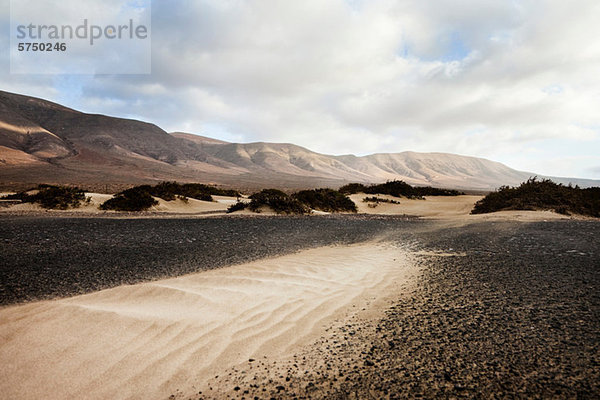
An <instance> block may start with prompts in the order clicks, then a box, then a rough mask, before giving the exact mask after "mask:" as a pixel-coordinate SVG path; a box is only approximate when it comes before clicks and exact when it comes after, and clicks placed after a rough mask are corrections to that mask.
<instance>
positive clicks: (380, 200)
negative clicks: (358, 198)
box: [363, 196, 400, 204]
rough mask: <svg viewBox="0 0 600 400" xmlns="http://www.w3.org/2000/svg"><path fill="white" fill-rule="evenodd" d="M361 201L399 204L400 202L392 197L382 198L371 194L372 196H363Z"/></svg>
mask: <svg viewBox="0 0 600 400" xmlns="http://www.w3.org/2000/svg"><path fill="white" fill-rule="evenodd" d="M363 202H365V203H377V204H379V203H390V204H400V202H399V201H398V200H392V199H383V198H381V197H377V196H373V197H365V198H364V199H363Z"/></svg>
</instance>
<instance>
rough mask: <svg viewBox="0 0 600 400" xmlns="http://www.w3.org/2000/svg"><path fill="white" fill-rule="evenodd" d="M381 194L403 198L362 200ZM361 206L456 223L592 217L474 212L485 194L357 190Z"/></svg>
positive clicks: (370, 211)
mask: <svg viewBox="0 0 600 400" xmlns="http://www.w3.org/2000/svg"><path fill="white" fill-rule="evenodd" d="M373 196H375V197H378V198H382V199H389V200H394V201H399V202H400V204H390V203H379V204H378V205H377V206H376V207H374V208H373V207H369V205H368V204H373V203H365V202H363V201H362V200H363V199H364V198H365V197H373ZM350 198H351V199H352V201H354V202H355V203H356V205H357V207H358V212H359V213H366V214H382V215H403V214H406V215H414V216H418V217H421V218H424V219H438V220H442V219H443V220H453V221H455V222H456V223H461V224H465V223H471V222H477V221H522V222H534V221H545V220H556V219H592V218H591V217H584V216H566V215H561V214H558V213H556V212H554V211H519V210H515V211H497V212H493V213H488V214H477V215H471V210H473V207H474V206H475V203H476V202H477V201H479V200H480V199H482V198H483V196H473V195H464V196H427V197H426V198H425V200H411V199H406V198H398V197H393V196H389V195H381V194H378V195H365V194H364V193H357V194H353V195H351V196H350Z"/></svg>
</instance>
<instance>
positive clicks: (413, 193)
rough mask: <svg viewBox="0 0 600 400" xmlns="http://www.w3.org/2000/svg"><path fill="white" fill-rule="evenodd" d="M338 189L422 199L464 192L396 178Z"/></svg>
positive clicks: (349, 185)
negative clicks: (410, 182) (409, 182)
mask: <svg viewBox="0 0 600 400" xmlns="http://www.w3.org/2000/svg"><path fill="white" fill-rule="evenodd" d="M339 191H340V192H341V193H344V194H355V193H366V194H388V195H390V196H394V197H406V198H409V199H423V197H424V196H459V195H462V194H464V193H463V192H460V191H458V190H453V189H440V188H434V187H431V186H423V187H421V186H411V185H409V184H408V183H406V182H404V181H396V180H395V181H388V182H386V183H381V184H377V185H369V186H367V185H363V184H362V183H350V184H348V185H345V186H342V187H341V188H340V189H339Z"/></svg>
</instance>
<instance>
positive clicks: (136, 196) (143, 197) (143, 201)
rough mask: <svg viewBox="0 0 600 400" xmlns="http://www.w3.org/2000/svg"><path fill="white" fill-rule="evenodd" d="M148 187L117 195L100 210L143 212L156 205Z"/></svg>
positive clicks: (124, 191) (129, 190)
mask: <svg viewBox="0 0 600 400" xmlns="http://www.w3.org/2000/svg"><path fill="white" fill-rule="evenodd" d="M148 187H149V186H148V185H143V186H136V187H133V188H131V189H127V190H123V191H122V192H120V193H117V194H116V195H115V196H114V197H113V198H112V199H108V200H106V201H105V202H104V203H102V205H100V209H101V210H115V211H144V210H147V209H149V208H150V207H152V206H155V205H157V204H158V201H156V200H155V199H154V197H152V195H151V194H150V193H149V192H148Z"/></svg>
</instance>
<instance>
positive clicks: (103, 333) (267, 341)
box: [0, 243, 414, 399]
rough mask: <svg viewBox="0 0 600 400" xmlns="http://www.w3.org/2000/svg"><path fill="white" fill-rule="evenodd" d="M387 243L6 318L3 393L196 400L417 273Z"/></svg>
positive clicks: (0, 313)
mask: <svg viewBox="0 0 600 400" xmlns="http://www.w3.org/2000/svg"><path fill="white" fill-rule="evenodd" d="M408 257H410V256H409V255H408V253H407V252H404V251H402V250H401V249H398V248H396V247H393V246H391V245H388V244H372V243H371V244H360V245H353V246H340V247H327V248H319V249H313V250H307V251H303V252H300V253H297V254H292V255H287V256H283V257H278V258H273V259H267V260H262V261H257V262H253V263H248V264H244V265H239V266H233V267H229V268H223V269H219V270H213V271H208V272H202V273H197V274H192V275H187V276H183V277H179V278H173V279H166V280H161V281H155V282H151V283H144V284H139V285H134V286H122V287H118V288H114V289H110V290H105V291H101V292H97V293H93V294H89V295H84V296H78V297H73V298H69V299H64V300H55V301H44V302H36V303H31V304H26V305H21V306H12V307H7V308H4V309H1V310H0V337H1V338H2V342H1V345H0V360H2V364H3V367H2V370H1V372H0V393H2V396H3V397H4V398H18V399H41V398H44V399H68V398H73V399H77V398H86V399H133V398H147V399H157V398H166V397H168V396H169V394H171V393H173V392H174V390H175V389H181V390H182V392H183V393H189V394H192V393H197V390H198V388H199V387H202V385H203V383H204V382H206V381H207V379H208V378H210V377H214V376H215V375H218V374H219V372H220V371H225V370H227V369H228V368H230V367H232V366H235V365H239V364H241V363H244V362H246V363H247V362H248V359H249V358H256V359H258V358H261V357H265V356H266V357H269V358H272V357H279V356H289V355H290V354H291V352H293V351H295V350H296V349H298V348H299V347H300V346H302V345H304V344H307V343H311V342H313V341H314V340H316V339H317V338H318V337H319V335H321V334H322V333H323V332H324V330H325V329H326V327H328V326H331V324H332V323H333V321H334V320H336V319H338V320H340V319H341V320H344V318H346V317H348V316H349V315H351V314H352V313H353V312H358V310H361V309H363V308H365V307H367V304H371V306H370V307H372V306H373V304H375V303H376V300H378V299H379V301H382V299H384V298H385V297H386V296H388V295H389V294H390V293H396V292H397V291H398V290H399V289H398V288H399V287H400V285H401V284H405V283H406V282H407V280H408V277H409V276H412V275H413V274H414V267H411V263H410V262H409V261H408Z"/></svg>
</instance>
